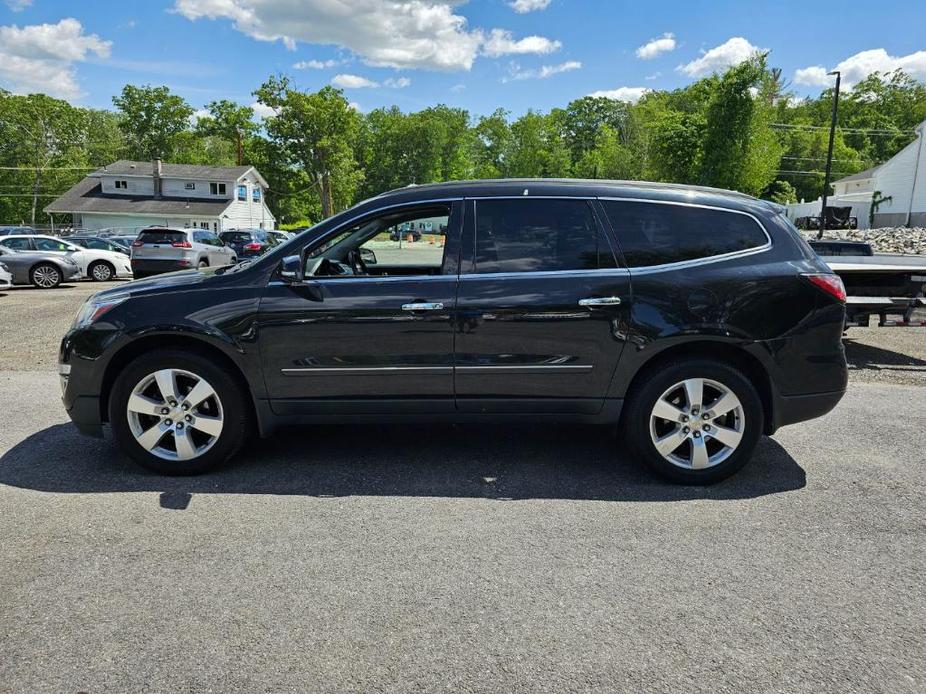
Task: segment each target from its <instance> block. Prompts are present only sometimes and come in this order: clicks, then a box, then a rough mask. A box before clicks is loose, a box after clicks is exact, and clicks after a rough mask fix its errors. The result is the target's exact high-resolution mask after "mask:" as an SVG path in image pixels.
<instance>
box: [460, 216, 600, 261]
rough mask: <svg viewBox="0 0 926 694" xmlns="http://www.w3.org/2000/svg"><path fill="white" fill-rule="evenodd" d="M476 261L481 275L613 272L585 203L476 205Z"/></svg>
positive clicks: (596, 226)
mask: <svg viewBox="0 0 926 694" xmlns="http://www.w3.org/2000/svg"><path fill="white" fill-rule="evenodd" d="M475 260H476V269H475V271H476V272H477V273H480V274H484V273H490V272H557V271H565V270H597V269H602V268H613V267H616V262H615V260H614V254H613V253H612V251H611V247H610V245H609V244H608V241H607V239H606V238H604V236H603V235H602V233H601V231H600V230H599V228H598V225H597V224H596V223H595V216H594V214H593V213H592V209H591V206H590V205H589V204H588V202H587V201H585V200H530V199H524V200H478V201H477V202H476V258H475Z"/></svg>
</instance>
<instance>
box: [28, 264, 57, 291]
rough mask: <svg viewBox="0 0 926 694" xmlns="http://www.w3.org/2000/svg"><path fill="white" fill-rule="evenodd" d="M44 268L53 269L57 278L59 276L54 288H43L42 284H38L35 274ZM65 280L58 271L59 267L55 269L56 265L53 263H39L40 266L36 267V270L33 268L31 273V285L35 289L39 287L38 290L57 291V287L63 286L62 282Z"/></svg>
mask: <svg viewBox="0 0 926 694" xmlns="http://www.w3.org/2000/svg"><path fill="white" fill-rule="evenodd" d="M43 267H47V268H51V269H52V270H53V271H54V272H55V274H57V276H58V281H57V282H55V283H54V284H53V285H52V286H50V287H44V286H42V285H41V284H39V283H38V282H36V281H35V272H36V270H38V269H39V268H43ZM63 279H64V276H63V275H62V273H61V270H60V269H58V268H57V267H55V266H54V265H52V264H51V263H39V264H38V265H36V266H35V267H34V268H32V269H31V270H30V271H29V281H30V282H31V284H32V286H33V287H37V288H38V289H55V288H57V287H58V286H59V285H60V284H61V281H62V280H63Z"/></svg>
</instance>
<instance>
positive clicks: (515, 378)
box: [60, 180, 847, 484]
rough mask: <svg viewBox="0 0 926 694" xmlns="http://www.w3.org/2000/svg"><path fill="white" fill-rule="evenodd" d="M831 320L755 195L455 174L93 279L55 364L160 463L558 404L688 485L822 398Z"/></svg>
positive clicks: (820, 289)
mask: <svg viewBox="0 0 926 694" xmlns="http://www.w3.org/2000/svg"><path fill="white" fill-rule="evenodd" d="M421 220H433V221H434V222H435V223H436V224H438V225H444V226H446V235H445V243H444V244H443V246H441V245H439V244H433V245H432V244H410V245H409V246H407V247H403V248H402V249H392V250H390V253H389V256H388V257H387V255H386V254H385V252H381V257H380V258H379V259H378V261H377V262H376V263H375V264H373V263H372V262H370V261H371V260H372V256H373V254H372V253H370V252H369V250H370V249H369V247H368V244H370V243H373V240H374V239H376V237H377V235H380V234H383V233H385V230H388V229H390V228H394V227H395V226H396V225H401V224H404V223H415V224H416V226H417V223H418V222H420V221H421ZM403 254H404V255H403ZM400 256H401V257H400ZM844 318H845V304H844V292H843V289H842V285H841V283H840V281H839V279H838V278H837V277H836V276H835V275H833V274H832V273H831V272H830V271H829V270H828V268H827V267H826V265H825V264H824V263H823V262H822V261H821V260H820V259H819V258H818V257H817V255H816V254H815V253H814V252H813V251H812V250H811V249H810V247H809V246H808V245H807V244H806V242H804V241H803V240H802V239H801V238H800V236H799V234H798V233H797V232H796V230H795V229H794V227H793V225H791V224H790V222H788V220H787V219H786V218H785V217H784V216H783V215H781V214H780V213H779V212H778V211H776V210H775V209H773V208H772V207H771V206H770V205H768V204H766V203H764V202H762V201H759V200H756V199H754V198H751V197H748V196H745V195H741V194H737V193H730V192H724V191H718V190H712V189H705V188H691V187H683V186H674V185H665V184H655V183H635V184H632V183H619V182H606V181H595V182H579V181H572V182H570V181H555V180H543V181H540V180H511V181H481V182H474V183H449V184H438V185H427V186H418V187H415V188H404V189H401V190H398V191H394V192H392V193H387V194H384V195H380V196H378V197H376V198H373V199H371V200H367V201H366V202H363V203H361V204H359V205H357V206H355V207H353V208H352V209H350V210H348V211H346V212H343V213H341V214H339V215H336V216H334V217H331V218H330V219H327V220H325V221H324V222H321V223H320V224H318V225H317V226H315V227H313V228H312V229H311V230H309V231H306V232H304V233H303V234H301V235H300V236H298V237H297V238H295V239H293V240H291V241H289V242H288V243H286V244H283V245H281V246H280V247H278V248H277V249H275V250H273V251H271V252H269V253H267V254H265V255H263V256H261V257H259V258H257V259H255V260H254V261H252V262H250V263H242V264H239V265H236V266H235V267H233V268H219V269H215V268H208V269H202V270H199V271H190V272H186V273H177V274H174V275H171V276H170V277H164V278H156V279H152V280H147V281H142V282H133V283H131V284H129V285H127V286H123V287H120V288H118V289H113V290H107V291H104V292H100V293H98V294H97V295H96V296H94V297H92V298H91V299H90V300H88V301H87V303H86V304H85V305H84V306H83V307H82V308H81V309H80V312H79V313H78V315H77V318H76V320H75V322H74V325H73V327H72V328H71V330H70V331H69V332H68V333H67V335H65V337H64V340H63V342H62V344H61V350H60V373H61V375H62V377H63V380H64V382H65V384H66V385H65V387H64V403H65V406H66V408H67V410H68V413H69V415H70V417H71V419H72V420H73V421H74V422H75V424H76V425H77V427H78V428H79V429H80V430H81V431H82V432H84V433H87V434H92V435H96V436H99V435H101V430H102V425H103V423H105V422H108V423H109V424H110V425H111V427H112V432H113V435H114V438H115V441H116V442H117V444H118V445H119V446H120V447H121V448H122V450H123V451H125V452H126V453H127V454H128V455H129V456H131V457H132V458H134V459H135V460H137V461H138V462H140V463H141V464H142V465H145V466H147V467H149V468H151V469H153V470H157V471H159V472H162V473H168V474H186V473H195V472H201V471H204V470H207V469H209V468H212V467H214V466H216V465H218V464H220V463H223V462H224V461H226V460H228V459H229V458H230V457H232V456H233V455H234V454H235V453H236V452H237V451H238V450H239V449H240V448H241V446H242V444H243V443H244V442H245V440H246V439H247V437H248V436H249V435H250V433H251V432H252V431H254V430H256V431H257V432H258V433H259V434H260V435H262V436H270V435H271V434H272V432H273V431H274V429H276V427H278V426H279V425H283V424H299V423H305V422H314V423H324V422H348V421H353V422H356V423H360V422H363V421H369V420H370V419H374V420H377V419H378V420H381V421H390V422H392V421H399V420H403V419H407V420H409V421H412V422H414V423H415V424H416V425H422V424H423V423H425V422H428V421H436V420H466V421H477V422H478V421H486V422H497V421H500V420H507V419H514V420H520V421H531V422H542V421H550V420H565V421H586V422H598V423H602V424H604V425H607V426H612V427H616V426H618V425H620V431H621V434H622V443H623V445H625V446H627V447H628V448H629V450H630V451H632V453H633V454H634V459H636V460H640V461H644V462H646V463H647V464H649V465H650V466H651V467H652V468H653V469H655V470H656V471H657V472H659V473H661V474H662V475H664V476H666V477H668V478H670V479H672V480H675V481H678V482H683V483H697V484H702V483H709V482H714V481H716V480H719V479H722V478H724V477H726V476H728V475H730V474H732V473H733V472H735V471H736V470H738V469H739V468H740V467H742V466H743V465H744V464H745V463H746V462H747V461H748V460H749V457H750V456H751V455H752V452H753V449H754V448H755V445H756V443H757V441H758V440H759V438H760V436H762V435H763V434H772V433H773V432H774V431H775V430H776V429H777V428H778V427H780V426H782V425H785V424H791V423H794V422H799V421H802V420H806V419H810V418H813V417H818V416H820V415H823V414H825V413H826V412H828V411H829V410H830V409H832V408H833V407H834V406H835V405H836V403H837V402H838V401H839V400H840V398H841V397H842V396H843V393H844V391H845V388H846V381H847V369H846V361H845V355H844V353H843V347H842V340H841V337H842V329H843V322H844ZM576 445H581V442H576ZM306 450H307V451H309V453H308V455H311V452H310V451H311V447H309V448H307V449H306Z"/></svg>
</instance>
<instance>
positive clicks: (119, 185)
mask: <svg viewBox="0 0 926 694" xmlns="http://www.w3.org/2000/svg"><path fill="white" fill-rule="evenodd" d="M115 184H116V190H128V187H129V182H128V181H115Z"/></svg>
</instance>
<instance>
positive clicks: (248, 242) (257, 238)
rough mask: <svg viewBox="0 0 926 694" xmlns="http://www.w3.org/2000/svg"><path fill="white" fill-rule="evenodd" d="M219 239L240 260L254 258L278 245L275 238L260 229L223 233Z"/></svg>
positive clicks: (234, 230)
mask: <svg viewBox="0 0 926 694" xmlns="http://www.w3.org/2000/svg"><path fill="white" fill-rule="evenodd" d="M219 238H220V239H222V242H223V243H224V244H225V245H227V246H228V247H229V248H231V249H232V250H233V251H234V252H235V254H236V255H237V256H238V257H239V258H242V259H244V258H256V257H257V256H259V255H263V254H264V253H266V252H267V251H269V250H270V249H271V248H273V247H275V246H276V245H277V244H278V243H280V242H279V240H278V239H277V238H276V237H274V236H273V235H272V234H270V233H269V232H267V231H264V230H262V229H233V230H231V231H223V232H222V233H221V234H219Z"/></svg>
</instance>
